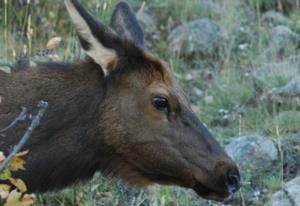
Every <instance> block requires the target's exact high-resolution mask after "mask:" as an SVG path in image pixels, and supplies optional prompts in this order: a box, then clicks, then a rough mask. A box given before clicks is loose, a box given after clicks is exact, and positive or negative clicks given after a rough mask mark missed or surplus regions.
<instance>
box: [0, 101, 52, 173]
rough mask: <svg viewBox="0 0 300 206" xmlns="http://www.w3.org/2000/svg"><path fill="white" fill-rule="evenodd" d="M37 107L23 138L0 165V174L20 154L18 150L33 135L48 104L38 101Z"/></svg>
mask: <svg viewBox="0 0 300 206" xmlns="http://www.w3.org/2000/svg"><path fill="white" fill-rule="evenodd" d="M38 107H39V108H40V109H39V111H38V113H37V115H36V116H35V117H34V118H33V120H32V122H31V125H30V126H29V127H28V128H27V130H26V132H25V134H24V136H23V137H22V139H21V140H20V141H19V143H18V144H17V145H15V146H14V148H13V150H12V152H11V153H10V154H9V155H8V157H7V158H6V159H5V160H4V162H3V163H2V164H1V165H0V173H2V172H3V170H4V169H5V168H6V167H7V165H8V164H9V163H10V161H11V160H12V158H13V157H14V156H15V155H16V154H17V153H18V152H20V150H21V149H22V148H23V146H24V145H25V143H26V142H27V141H28V139H29V138H30V136H31V134H32V133H33V131H34V129H35V128H36V127H38V126H39V124H40V120H41V118H42V117H43V116H44V114H45V112H46V110H47V108H48V103H47V102H44V101H40V102H39V103H38Z"/></svg>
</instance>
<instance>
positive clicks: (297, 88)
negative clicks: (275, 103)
mask: <svg viewBox="0 0 300 206" xmlns="http://www.w3.org/2000/svg"><path fill="white" fill-rule="evenodd" d="M271 94H273V95H279V96H284V97H295V96H297V95H299V94H300V76H299V75H298V76H296V77H294V78H293V79H292V80H291V81H290V82H289V83H287V85H285V86H284V87H281V88H278V89H273V90H272V91H271Z"/></svg>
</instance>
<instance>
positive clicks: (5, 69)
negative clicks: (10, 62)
mask: <svg viewBox="0 0 300 206" xmlns="http://www.w3.org/2000/svg"><path fill="white" fill-rule="evenodd" d="M0 70H1V71H3V72H5V73H9V74H10V73H11V69H10V67H9V66H0Z"/></svg>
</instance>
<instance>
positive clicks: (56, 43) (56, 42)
mask: <svg viewBox="0 0 300 206" xmlns="http://www.w3.org/2000/svg"><path fill="white" fill-rule="evenodd" d="M61 41H62V38H61V37H54V38H52V39H50V40H49V41H48V43H47V49H55V48H57V47H58V46H59V44H60V43H61Z"/></svg>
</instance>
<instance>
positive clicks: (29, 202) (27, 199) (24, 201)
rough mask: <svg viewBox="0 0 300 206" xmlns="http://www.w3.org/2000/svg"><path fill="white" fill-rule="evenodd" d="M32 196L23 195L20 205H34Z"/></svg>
mask: <svg viewBox="0 0 300 206" xmlns="http://www.w3.org/2000/svg"><path fill="white" fill-rule="evenodd" d="M33 197H34V196H33V195H27V194H26V195H24V197H23V199H22V201H21V205H22V206H29V205H32V204H33V203H34V201H33Z"/></svg>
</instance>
